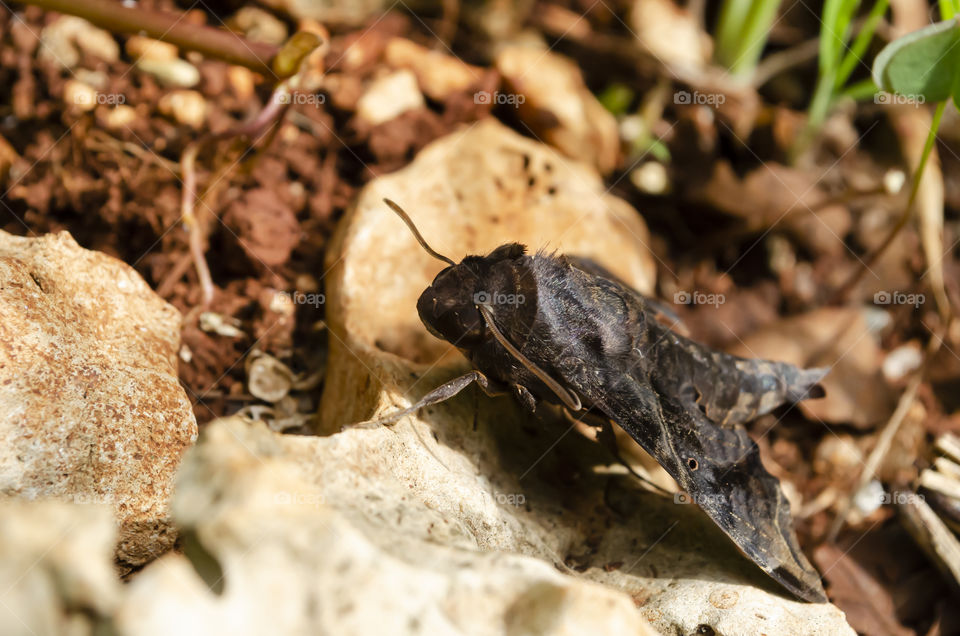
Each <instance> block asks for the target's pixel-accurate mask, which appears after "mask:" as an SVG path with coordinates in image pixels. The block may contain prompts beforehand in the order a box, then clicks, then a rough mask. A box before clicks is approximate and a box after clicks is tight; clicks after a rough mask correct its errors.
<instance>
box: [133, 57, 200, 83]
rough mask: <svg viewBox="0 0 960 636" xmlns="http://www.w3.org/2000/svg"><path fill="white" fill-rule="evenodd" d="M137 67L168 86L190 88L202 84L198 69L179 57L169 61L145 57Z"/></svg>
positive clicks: (138, 62)
mask: <svg viewBox="0 0 960 636" xmlns="http://www.w3.org/2000/svg"><path fill="white" fill-rule="evenodd" d="M136 67H137V68H138V69H140V70H141V71H143V72H145V73H150V74H151V75H153V76H154V77H156V78H157V79H158V80H160V82H161V83H162V84H164V85H166V86H177V87H180V88H190V87H191V86H196V85H197V84H199V83H200V71H199V70H197V67H196V66H194V65H193V64H191V63H190V62H188V61H186V60H181V59H180V58H178V57H177V58H173V59H169V60H164V59H151V58H146V57H144V58H140V59H139V60H137V63H136Z"/></svg>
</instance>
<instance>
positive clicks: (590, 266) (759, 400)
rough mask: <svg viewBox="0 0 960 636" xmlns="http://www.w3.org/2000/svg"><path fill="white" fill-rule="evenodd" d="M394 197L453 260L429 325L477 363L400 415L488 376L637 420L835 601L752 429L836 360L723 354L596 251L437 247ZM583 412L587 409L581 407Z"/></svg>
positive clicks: (535, 397)
mask: <svg viewBox="0 0 960 636" xmlns="http://www.w3.org/2000/svg"><path fill="white" fill-rule="evenodd" d="M384 202H385V203H386V204H387V205H388V206H389V207H390V208H391V209H392V210H393V211H394V212H396V214H397V215H398V216H399V217H400V218H401V219H402V220H403V221H404V222H405V223H406V225H407V226H408V227H409V229H410V231H411V232H412V233H413V235H414V236H415V237H416V239H417V241H418V242H419V243H420V245H421V246H422V247H423V248H424V249H425V250H426V251H427V252H428V253H429V254H430V255H431V256H433V257H434V258H437V259H439V260H441V261H443V262H445V263H447V267H446V268H445V269H443V270H442V271H441V272H440V273H439V274H437V276H436V278H434V280H433V282H432V283H431V285H430V286H429V287H428V288H427V289H426V290H425V291H424V292H423V294H422V295H421V296H420V298H419V300H418V301H417V311H418V313H419V314H420V319H421V320H422V321H423V324H424V325H425V326H426V328H427V329H428V330H429V331H430V333H432V334H433V335H434V336H436V337H438V338H442V339H443V340H446V341H447V342H449V343H451V344H453V345H454V346H456V347H457V348H459V349H460V351H461V352H463V353H464V355H466V357H467V358H468V359H469V360H470V362H471V364H472V366H473V369H474V370H472V371H470V372H469V373H466V374H465V375H462V376H460V377H458V378H455V379H453V380H451V381H449V382H447V383H445V384H443V385H442V386H440V387H438V388H436V389H434V390H432V391H430V392H429V393H427V394H426V395H425V396H424V397H423V398H422V399H421V400H420V401H418V402H417V403H416V404H413V405H412V406H411V407H409V408H407V409H403V410H400V411H396V412H394V413H392V414H390V415H388V416H387V417H384V418H381V419H379V420H376V421H375V422H374V424H377V425H379V424H387V423H390V422H394V421H396V420H398V419H400V418H401V417H403V416H405V415H408V414H410V413H413V412H415V411H417V410H418V409H420V408H422V407H424V406H428V405H431V404H436V403H438V402H441V401H443V400H446V399H449V398H451V397H453V396H454V395H456V394H457V393H459V392H460V391H462V390H463V389H464V388H466V387H467V386H469V385H470V384H471V383H473V382H476V383H478V384H479V385H480V386H481V388H482V389H483V390H484V391H485V392H487V393H489V394H491V395H495V394H502V393H513V394H514V395H515V396H516V397H517V398H518V399H519V400H520V402H521V403H522V404H524V405H525V406H526V407H527V408H528V409H529V410H533V409H534V408H535V407H536V404H537V402H538V401H539V400H545V401H547V402H549V403H553V404H558V405H561V406H562V407H564V408H566V409H567V411H569V412H570V413H577V412H586V413H588V414H589V415H590V416H591V417H592V421H591V420H584V421H587V422H588V423H593V424H595V425H599V426H601V427H602V431H603V430H606V431H607V433H608V439H609V434H611V433H612V428H611V422H612V423H615V424H616V425H618V426H620V427H621V428H623V429H624V430H625V431H626V432H627V433H629V435H630V436H631V437H632V438H633V439H634V440H636V441H637V443H639V444H640V446H642V447H643V448H644V449H645V450H646V451H647V452H648V453H649V454H650V455H652V456H653V457H654V458H655V459H656V460H657V462H659V463H660V465H661V466H663V468H664V469H666V471H667V472H668V473H669V474H670V476H671V477H673V479H674V480H675V481H676V482H677V484H678V485H679V487H680V488H682V489H683V490H684V491H686V493H688V495H689V496H690V498H691V500H692V501H693V502H694V503H696V504H698V505H699V506H700V507H701V508H702V509H703V510H704V511H705V512H706V513H707V515H709V516H710V518H711V519H712V520H713V521H714V522H715V523H716V524H717V526H719V527H720V528H721V529H722V530H723V531H724V532H725V533H726V534H727V536H728V537H730V539H732V540H733V542H734V543H735V544H736V545H737V547H738V548H740V550H741V551H742V552H743V553H744V554H746V555H747V556H748V557H749V558H750V559H752V560H753V561H754V563H756V564H757V565H758V566H760V568H761V569H763V570H764V571H765V572H767V574H769V575H770V576H771V577H773V578H774V579H775V580H776V581H778V582H779V583H780V584H782V585H783V586H784V587H785V588H786V589H788V590H789V591H790V592H792V593H793V594H794V595H796V596H797V597H799V598H801V599H804V600H806V601H810V602H816V603H821V602H826V600H827V598H826V595H825V594H824V591H823V586H822V584H821V581H820V576H819V574H818V573H817V571H816V570H815V569H814V568H813V566H811V564H810V562H809V561H808V560H807V558H806V557H805V556H804V554H803V552H802V551H801V550H800V546H799V544H798V542H797V537H796V533H795V531H794V529H793V523H792V518H791V516H790V505H789V503H788V502H787V499H786V497H785V496H784V494H783V492H782V491H781V489H780V483H779V481H777V479H776V478H775V477H773V476H772V475H771V474H770V473H768V472H767V470H766V469H765V468H764V467H763V464H761V462H760V452H759V449H758V447H757V445H756V444H755V443H754V442H753V440H752V439H750V437H749V436H748V435H747V432H746V430H745V428H744V426H743V424H744V422H747V421H749V420H751V419H753V418H755V417H757V416H759V415H762V414H765V413H769V412H770V411H772V410H773V409H774V408H776V407H778V406H780V405H782V404H785V403H794V402H799V401H800V400H803V399H807V398H817V397H822V396H823V395H824V394H825V393H824V390H823V388H822V387H821V386H820V384H819V382H820V380H822V378H823V377H824V376H825V375H826V371H827V370H826V369H799V368H797V367H795V366H793V365H790V364H787V363H783V362H773V361H769V360H755V359H745V358H739V357H736V356H732V355H728V354H726V353H721V352H718V351H713V350H711V349H708V348H707V347H705V346H703V345H700V344H697V343H696V342H694V341H693V340H690V339H688V338H686V337H684V336H682V335H680V334H678V333H676V332H675V331H673V330H672V329H670V327H669V326H668V325H665V324H662V323H661V322H660V321H659V320H658V317H662V315H663V314H664V311H663V309H662V308H661V307H660V306H659V304H658V303H657V302H656V301H654V300H652V299H649V298H646V297H645V296H643V295H641V294H640V293H639V292H637V291H636V290H634V289H632V288H631V287H629V286H628V285H627V284H625V283H624V282H622V281H620V280H619V279H617V278H616V277H615V276H614V275H612V274H610V273H609V272H606V271H605V270H603V269H602V268H600V267H599V266H597V265H596V264H594V263H593V262H591V261H587V260H584V259H578V258H576V257H572V256H563V255H549V254H546V253H543V252H540V253H536V254H532V255H531V254H528V253H527V252H526V248H525V247H524V246H523V245H520V244H518V243H507V244H505V245H501V246H500V247H498V248H496V249H495V250H493V251H492V252H490V253H489V254H487V255H486V256H466V257H464V258H463V260H462V261H460V262H459V263H455V262H454V261H453V260H451V259H449V258H447V257H446V256H443V255H441V254H439V253H437V252H436V251H434V250H433V249H432V248H431V247H430V246H429V245H428V244H427V242H426V241H425V240H424V238H423V237H422V236H421V235H420V232H419V231H418V230H417V228H416V227H415V226H414V224H413V221H412V220H411V219H410V217H409V216H408V215H407V214H406V213H405V212H404V211H403V210H402V209H401V208H400V206H398V205H397V204H396V203H394V202H393V201H390V200H389V199H385V200H384ZM581 417H582V416H581Z"/></svg>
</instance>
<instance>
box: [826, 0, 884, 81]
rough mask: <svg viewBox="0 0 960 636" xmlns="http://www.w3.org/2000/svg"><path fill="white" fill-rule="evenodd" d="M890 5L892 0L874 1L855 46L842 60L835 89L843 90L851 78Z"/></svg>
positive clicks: (855, 40) (854, 42)
mask: <svg viewBox="0 0 960 636" xmlns="http://www.w3.org/2000/svg"><path fill="white" fill-rule="evenodd" d="M888 6H890V0H878V1H877V2H875V3H873V7H872V8H871V9H870V13H869V14H868V15H867V19H866V21H865V22H864V23H863V27H862V28H861V29H860V32H859V33H857V37H856V38H855V39H854V41H853V46H851V47H850V50H849V51H847V54H846V56H844V58H843V61H842V62H840V67H839V69H838V70H837V81H836V85H835V87H834V90H837V91H839V90H841V89H842V88H843V86H844V84H846V83H847V80H848V79H850V74H851V73H853V69H855V68H856V67H857V62H859V61H860V58H862V57H863V54H864V52H866V50H867V46H869V45H870V40H872V39H873V33H874V32H875V31H876V30H877V26H878V25H879V24H880V21H881V20H882V19H883V16H884V14H885V13H886V12H887V7H888Z"/></svg>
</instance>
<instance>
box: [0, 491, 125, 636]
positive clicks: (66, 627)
mask: <svg viewBox="0 0 960 636" xmlns="http://www.w3.org/2000/svg"><path fill="white" fill-rule="evenodd" d="M115 541H116V529H115V526H114V521H113V514H112V513H111V511H110V508H109V507H108V506H103V505H76V504H68V503H64V502H59V501H42V502H40V501H35V502H24V501H0V589H2V590H3V593H2V595H0V598H2V599H3V600H2V602H0V633H2V634H4V635H5V636H21V635H22V636H28V635H29V636H37V635H38V634H93V633H106V632H107V631H108V628H109V617H110V616H112V614H113V612H114V611H115V610H116V608H117V605H118V603H119V601H120V594H121V589H120V581H119V579H117V576H116V574H115V573H114V569H113V550H114V545H115Z"/></svg>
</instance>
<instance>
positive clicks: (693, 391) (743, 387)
mask: <svg viewBox="0 0 960 636" xmlns="http://www.w3.org/2000/svg"><path fill="white" fill-rule="evenodd" d="M566 258H567V260H568V261H569V262H570V263H571V264H572V265H573V266H574V267H576V268H578V269H580V270H581V271H584V272H586V273H588V274H591V275H593V276H599V277H601V278H605V279H607V280H608V281H611V282H613V283H614V284H615V285H616V286H617V287H618V288H619V293H620V294H621V295H622V296H623V297H624V299H625V300H628V301H629V302H630V304H631V305H633V306H634V307H636V308H637V310H639V311H642V312H644V313H647V314H649V315H651V316H653V317H654V318H655V319H658V322H659V323H660V325H661V326H660V327H659V328H657V327H654V330H655V331H657V332H658V333H656V334H655V335H654V337H653V338H651V339H650V340H648V342H650V343H651V345H649V348H651V349H653V351H651V352H650V353H651V354H652V355H653V356H655V357H656V358H657V359H658V363H659V366H660V367H662V368H668V369H671V370H672V372H671V373H670V374H669V375H668V376H667V377H664V378H663V379H662V383H663V384H664V387H663V391H662V392H664V393H669V394H671V395H687V394H689V395H691V396H692V397H693V399H694V401H695V402H696V403H697V405H698V406H699V408H700V410H701V411H702V412H703V413H704V414H705V415H706V416H707V418H709V419H711V420H713V421H714V422H716V423H718V424H737V423H742V422H748V421H750V420H752V419H755V418H756V417H758V416H760V415H764V414H765V413H769V412H770V411H772V410H773V409H775V408H777V407H779V406H781V405H783V404H787V403H792V402H799V401H801V400H805V399H811V398H818V397H823V396H824V395H825V393H824V390H823V388H822V387H821V386H820V384H819V382H820V381H821V380H822V379H823V377H824V376H825V375H826V374H827V371H828V369H827V368H819V369H800V368H798V367H796V366H794V365H792V364H788V363H786V362H777V361H772V360H761V359H749V358H740V357H738V356H733V355H730V354H728V353H723V352H721V351H714V350H712V349H710V348H708V347H705V346H704V345H701V344H699V343H697V342H694V341H693V340H690V339H689V338H686V337H684V335H682V334H679V333H674V332H673V331H668V328H669V327H670V325H663V319H667V320H669V321H670V323H671V324H672V325H676V324H680V325H681V326H682V323H681V322H680V318H678V317H677V315H676V314H675V313H674V312H673V311H672V310H671V309H669V308H668V307H666V306H665V305H664V304H663V303H661V302H660V301H658V300H655V299H652V298H648V297H646V296H644V295H643V294H641V293H640V292H638V291H637V290H635V289H633V288H632V287H631V286H630V285H628V284H627V283H625V282H624V281H623V280H621V279H620V278H618V277H617V276H616V275H614V274H612V273H610V272H609V271H608V270H606V269H605V268H604V267H603V266H602V265H599V264H598V263H596V262H594V261H593V260H591V259H588V258H582V257H570V256H568V257H566ZM642 328H643V329H648V328H650V327H649V326H648V325H647V324H644V325H643V326H642ZM684 329H685V328H684ZM637 336H638V337H637V339H638V340H642V335H641V334H638V335H637Z"/></svg>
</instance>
